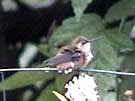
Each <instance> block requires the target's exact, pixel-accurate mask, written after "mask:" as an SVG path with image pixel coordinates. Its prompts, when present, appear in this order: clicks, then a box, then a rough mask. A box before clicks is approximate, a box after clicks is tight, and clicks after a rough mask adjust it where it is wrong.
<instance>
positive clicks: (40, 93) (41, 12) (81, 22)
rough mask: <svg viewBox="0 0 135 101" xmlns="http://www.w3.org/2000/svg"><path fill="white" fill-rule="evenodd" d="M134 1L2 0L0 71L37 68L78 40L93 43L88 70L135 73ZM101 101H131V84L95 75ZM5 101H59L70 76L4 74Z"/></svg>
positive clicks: (133, 85) (1, 85)
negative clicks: (92, 57)
mask: <svg viewBox="0 0 135 101" xmlns="http://www.w3.org/2000/svg"><path fill="white" fill-rule="evenodd" d="M134 11H135V0H0V68H27V67H29V68H30V67H36V66H37V65H39V64H41V63H42V62H43V61H44V60H45V59H47V58H49V57H51V56H53V55H54V54H55V53H56V52H57V50H58V49H59V48H60V47H62V46H63V45H65V44H67V43H69V42H70V41H71V40H72V39H73V38H75V37H76V36H79V35H82V36H86V37H88V38H95V37H97V36H100V35H105V38H104V39H102V40H101V41H100V42H97V43H94V44H93V46H94V47H95V50H96V56H95V58H94V60H93V62H92V63H91V64H89V66H88V68H96V69H104V70H115V71H123V72H134V71H135V69H134V68H135V51H134V42H135V39H134V38H135V27H134V21H135V20H134V17H135V12H134ZM95 75H96V79H97V83H98V86H99V91H100V94H101V97H102V101H132V100H133V99H134V96H135V94H134V93H133V94H132V95H130V98H129V96H127V95H124V93H125V92H126V91H127V90H132V91H133V92H134V89H135V78H134V77H129V76H124V77H123V76H115V75H106V74H95ZM4 77H5V80H4V81H3V82H2V81H1V82H0V91H1V93H0V101H4V100H3V97H2V96H3V95H2V91H3V89H4V90H6V101H12V100H13V101H57V100H56V97H55V96H54V95H53V94H52V93H51V91H53V90H57V91H59V92H61V94H64V93H63V92H64V88H63V85H64V84H65V83H66V82H67V81H68V80H69V79H71V77H72V74H71V75H63V74H57V73H54V72H51V73H45V72H6V73H4Z"/></svg>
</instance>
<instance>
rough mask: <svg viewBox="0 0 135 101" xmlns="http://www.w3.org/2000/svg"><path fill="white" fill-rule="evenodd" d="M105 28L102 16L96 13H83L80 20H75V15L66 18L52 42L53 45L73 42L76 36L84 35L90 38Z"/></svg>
mask: <svg viewBox="0 0 135 101" xmlns="http://www.w3.org/2000/svg"><path fill="white" fill-rule="evenodd" d="M103 28H104V25H103V22H102V20H101V18H100V17H99V16H98V15H96V14H86V15H83V16H82V18H81V19H80V21H79V22H76V21H75V17H71V18H68V19H67V20H64V22H63V24H62V26H61V27H59V28H58V29H57V30H56V31H55V32H54V34H53V36H52V37H51V39H50V44H51V45H52V46H53V47H55V48H56V47H57V46H59V45H65V44H67V43H69V42H70V43H71V40H73V38H75V37H76V36H79V35H83V36H86V37H88V38H90V37H97V35H96V34H97V33H100V31H101V30H102V29H103Z"/></svg>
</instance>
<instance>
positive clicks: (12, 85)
mask: <svg viewBox="0 0 135 101" xmlns="http://www.w3.org/2000/svg"><path fill="white" fill-rule="evenodd" d="M50 78H53V75H52V73H46V72H32V71H31V72H18V73H16V74H14V75H12V76H10V77H8V78H7V79H6V80H4V81H3V82H1V83H0V91H2V90H3V89H5V90H12V89H16V88H20V87H24V86H28V85H31V84H34V83H36V82H37V81H41V80H48V79H50Z"/></svg>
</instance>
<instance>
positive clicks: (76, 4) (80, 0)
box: [71, 0, 93, 21]
mask: <svg viewBox="0 0 135 101" xmlns="http://www.w3.org/2000/svg"><path fill="white" fill-rule="evenodd" d="M92 1H93V0H71V2H72V7H73V9H74V13H75V16H76V21H80V18H81V16H82V15H83V12H84V10H85V9H86V7H87V6H88V5H89V4H90V3H91V2H92Z"/></svg>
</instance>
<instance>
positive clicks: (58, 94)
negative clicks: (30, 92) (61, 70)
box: [52, 91, 68, 101]
mask: <svg viewBox="0 0 135 101" xmlns="http://www.w3.org/2000/svg"><path fill="white" fill-rule="evenodd" d="M52 92H53V94H54V95H55V96H57V98H58V99H59V100H60V101H68V100H67V99H66V98H65V97H64V96H63V95H61V94H60V93H58V92H56V91H52Z"/></svg>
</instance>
